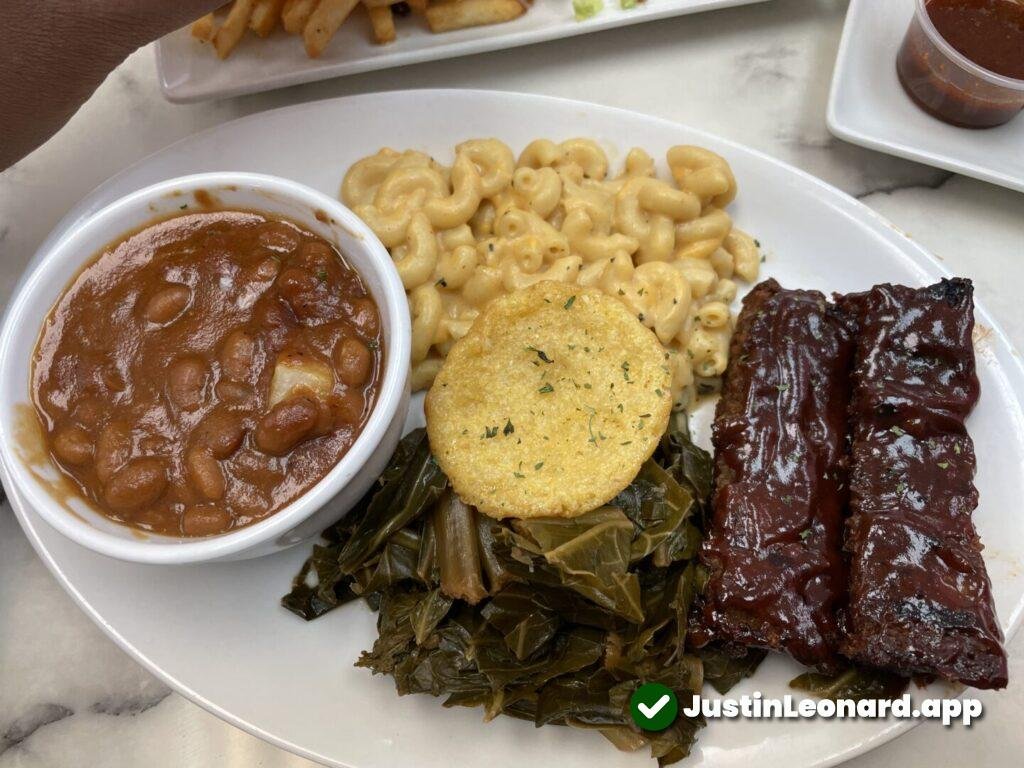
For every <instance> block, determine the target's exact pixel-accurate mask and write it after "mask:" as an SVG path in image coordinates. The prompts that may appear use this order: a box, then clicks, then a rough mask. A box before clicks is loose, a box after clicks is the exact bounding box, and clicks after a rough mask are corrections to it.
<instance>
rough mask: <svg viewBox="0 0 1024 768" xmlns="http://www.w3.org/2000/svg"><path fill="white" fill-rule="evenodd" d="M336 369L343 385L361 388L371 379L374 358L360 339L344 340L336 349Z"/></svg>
mask: <svg viewBox="0 0 1024 768" xmlns="http://www.w3.org/2000/svg"><path fill="white" fill-rule="evenodd" d="M334 367H335V369H337V371H338V378H339V379H341V382H342V384H345V385H347V386H349V387H361V386H362V385H363V384H365V383H366V382H367V380H369V378H370V371H371V369H372V368H373V357H372V355H371V354H370V350H369V349H367V347H366V345H365V344H363V342H361V341H359V339H352V338H348V339H342V340H341V341H340V342H338V345H337V346H336V347H335V348H334Z"/></svg>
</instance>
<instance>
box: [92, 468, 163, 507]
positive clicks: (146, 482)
mask: <svg viewBox="0 0 1024 768" xmlns="http://www.w3.org/2000/svg"><path fill="white" fill-rule="evenodd" d="M166 487H167V466H166V464H165V463H164V461H163V460H162V459H157V458H154V457H144V458H141V459H132V460H131V461H129V462H128V463H127V464H125V465H124V466H123V467H122V468H121V469H119V470H118V471H117V472H115V473H114V474H113V476H112V477H111V478H110V480H109V482H107V484H106V486H105V487H104V489H103V500H104V501H106V503H107V506H109V507H110V508H111V509H113V510H114V511H115V512H133V511H135V510H137V509H142V508H143V507H147V506H149V505H150V504H153V503H154V502H155V501H156V500H157V499H159V498H160V495H161V494H162V493H163V492H164V489H165V488H166Z"/></svg>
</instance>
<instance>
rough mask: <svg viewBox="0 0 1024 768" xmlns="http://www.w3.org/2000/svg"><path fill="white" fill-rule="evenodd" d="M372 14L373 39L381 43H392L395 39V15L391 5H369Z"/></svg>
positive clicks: (368, 9)
mask: <svg viewBox="0 0 1024 768" xmlns="http://www.w3.org/2000/svg"><path fill="white" fill-rule="evenodd" d="M366 12H367V13H368V14H370V25H371V26H372V27H373V39H374V40H376V41H377V42H378V43H380V44H384V43H390V42H392V41H393V40H394V39H395V17H394V15H393V14H392V13H391V6H390V5H381V6H376V7H373V8H371V7H369V6H367V8H366Z"/></svg>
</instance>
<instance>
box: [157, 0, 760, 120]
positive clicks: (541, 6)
mask: <svg viewBox="0 0 1024 768" xmlns="http://www.w3.org/2000/svg"><path fill="white" fill-rule="evenodd" d="M763 2H766V0H646V2H642V3H640V4H639V5H637V6H636V7H634V8H632V9H629V10H622V9H621V8H619V2H618V0H605V8H604V10H602V11H601V12H600V13H598V14H597V15H596V16H594V17H593V18H590V19H587V20H586V21H576V19H575V18H574V17H573V11H572V2H571V0H534V2H533V4H532V5H531V6H530V9H529V10H528V11H527V12H526V13H525V14H523V15H522V16H521V17H519V18H518V19H516V20H514V21H510V22H508V23H505V24H495V25H493V26H486V27H474V28H471V29H461V30H457V31H454V32H444V33H441V34H433V33H432V32H430V30H428V29H427V27H426V24H425V22H424V21H423V19H422V18H420V17H416V16H410V17H408V18H404V19H397V20H396V24H395V26H396V29H397V32H398V39H397V40H395V42H393V43H390V44H388V45H377V44H375V43H374V42H373V41H372V39H371V34H370V25H369V20H368V19H367V17H366V14H365V13H362V11H361V10H360V9H357V11H356V13H354V14H353V18H351V19H349V20H347V21H346V22H345V23H344V24H343V25H342V27H341V29H340V30H338V33H337V34H336V35H335V37H334V40H332V41H331V44H330V46H329V47H328V49H327V51H326V52H325V53H324V55H323V56H322V57H320V58H319V59H309V58H307V57H306V53H305V50H304V49H303V46H302V42H301V40H299V39H296V38H295V37H294V36H292V35H287V34H285V33H284V32H283V31H281V30H280V29H278V30H277V31H275V32H274V33H273V34H272V35H271V36H270V37H268V38H267V39H265V40H260V39H258V38H256V37H255V36H253V35H251V34H248V35H246V37H245V39H243V40H242V42H241V43H240V44H239V46H238V48H237V49H236V50H235V51H234V53H233V54H232V55H231V56H230V57H229V58H228V59H227V60H225V61H220V60H218V59H217V56H216V55H215V54H214V52H213V50H211V48H210V46H209V45H207V44H203V43H201V42H199V41H198V40H195V39H193V38H192V36H191V35H190V34H189V31H188V29H187V28H186V29H179V30H178V31H176V32H173V33H171V34H170V35H168V36H166V37H164V38H163V39H162V40H160V41H159V42H158V43H157V46H156V57H157V68H158V70H159V75H160V86H161V88H162V89H163V92H164V95H165V96H166V97H167V98H168V99H169V100H170V101H173V102H179V103H181V102H192V101H202V100H204V99H214V98H225V97H230V96H241V95H243V94H247V93H257V92H259V91H269V90H272V89H274V88H283V87H285V86H290V85H298V84H300V83H309V82H313V81H314V80H326V79H328V78H332V77H339V76H341V75H354V74H357V73H359V72H369V71H372V70H375V69H387V68H389V67H401V66H405V65H407V64H419V63H421V62H425V61H436V60H438V59H450V58H454V57H456V56H466V55H469V54H473V53H483V52H486V51H495V50H502V49H505V48H514V47H516V46H521V45H528V44H530V43H540V42H545V41H547V40H557V39H560V38H565V37H573V36H575V35H583V34H587V33H589V32H599V31H601V30H603V29H610V28H612V27H624V26H628V25H630V24H639V23H640V22H643V21H655V20H657V19H664V18H668V17H670V16H683V15H685V14H689V13H698V12H700V11H707V10H712V9H715V8H729V7H732V6H737V5H750V4H753V3H763Z"/></svg>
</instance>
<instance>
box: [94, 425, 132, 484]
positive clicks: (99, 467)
mask: <svg viewBox="0 0 1024 768" xmlns="http://www.w3.org/2000/svg"><path fill="white" fill-rule="evenodd" d="M131 451H132V430H131V427H129V426H128V425H127V424H126V423H125V422H123V421H112V422H110V423H109V424H108V425H107V426H105V427H104V428H103V431H102V432H100V436H99V438H98V439H97V440H96V452H95V456H96V476H97V477H98V478H99V479H100V482H101V483H105V482H107V481H108V480H109V479H110V478H111V477H112V476H113V475H114V473H115V472H116V471H117V470H119V469H120V468H121V467H122V466H124V464H125V462H126V461H128V458H129V457H130V456H131Z"/></svg>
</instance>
